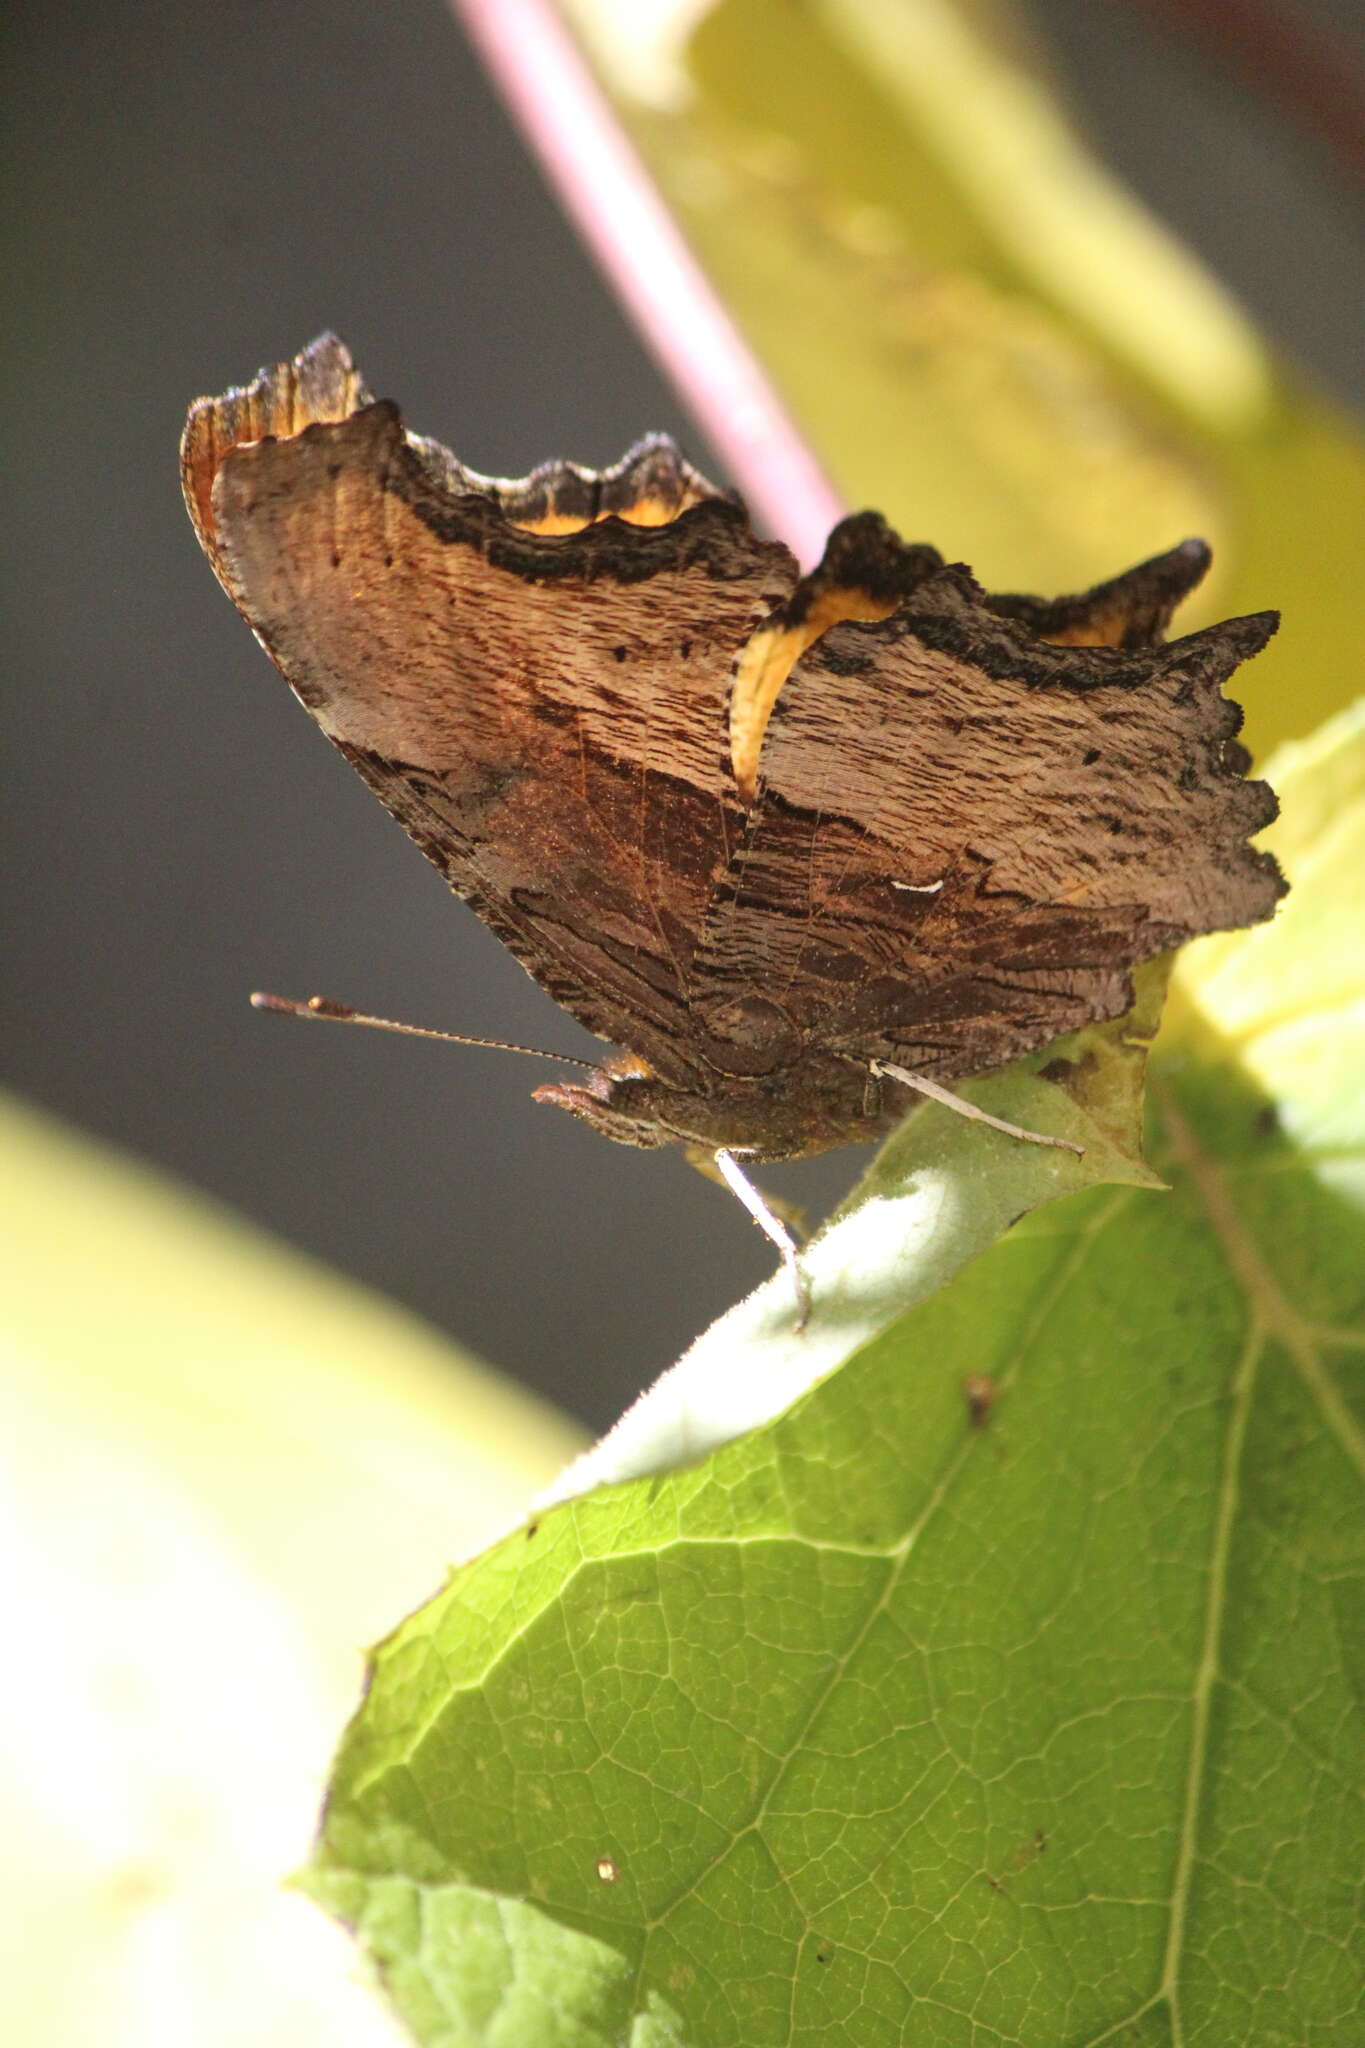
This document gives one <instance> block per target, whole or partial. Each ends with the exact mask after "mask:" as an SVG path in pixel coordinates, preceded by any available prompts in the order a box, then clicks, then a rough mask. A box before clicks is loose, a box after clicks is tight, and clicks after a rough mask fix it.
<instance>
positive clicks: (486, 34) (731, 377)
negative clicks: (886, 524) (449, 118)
mask: <svg viewBox="0 0 1365 2048" xmlns="http://www.w3.org/2000/svg"><path fill="white" fill-rule="evenodd" d="M450 5H451V7H452V9H453V11H454V13H455V14H456V15H457V16H458V17H459V19H460V20H461V21H462V22H463V24H464V27H465V30H466V32H467V33H468V35H469V38H470V40H471V42H472V43H473V44H474V46H475V48H476V49H477V50H478V52H479V54H480V56H481V57H482V58H483V61H484V63H485V65H486V66H487V68H488V71H489V73H490V75H491V76H492V77H493V79H494V80H495V81H496V83H497V85H498V88H499V90H500V92H501V93H502V96H503V99H504V101H505V102H506V104H507V106H508V108H509V109H510V111H511V113H512V114H513V116H514V118H515V119H516V121H517V122H518V124H519V126H520V128H521V130H522V133H523V135H524V136H525V138H526V140H527V141H528V142H529V143H530V145H531V147H532V149H533V150H534V151H535V153H536V155H537V156H538V157H539V159H540V163H541V167H542V169H543V170H544V171H545V172H546V174H547V176H548V178H549V180H550V183H551V184H552V186H553V187H554V189H555V190H556V191H557V193H558V195H559V198H560V200H561V201H562V203H563V205H564V208H565V210H566V212H567V213H568V214H569V217H570V218H571V219H572V220H573V221H574V222H575V224H576V226H577V227H578V230H579V233H580V234H581V235H582V236H583V239H584V241H585V242H586V243H587V244H588V247H589V248H590V249H591V250H592V252H593V254H594V255H595V256H596V258H597V260H598V262H599V263H600V264H601V266H602V268H603V270H604V271H605V272H606V274H607V277H608V278H609V279H610V281H611V283H612V285H613V286H614V287H615V289H616V292H617V293H618V295H619V296H620V298H621V299H622V300H623V302H624V303H625V305H626V306H627V307H628V309H629V311H630V312H631V313H632V314H633V316H634V318H635V321H636V323H637V325H638V326H639V328H640V329H641V331H642V333H643V334H644V337H645V339H646V341H647V342H648V343H649V345H650V347H651V348H652V349H653V351H654V354H655V355H656V356H657V357H658V359H659V361H660V362H661V363H662V364H663V367H664V369H665V370H666V371H667V372H668V374H669V376H670V377H671V378H672V380H673V382H674V384H675V385H676V386H677V388H678V390H679V392H680V393H681V394H682V397H683V399H684V401H685V402H686V404H687V405H688V406H689V407H690V408H691V410H692V411H693V412H694V413H695V414H696V417H697V419H698V421H699V422H700V423H701V425H702V427H703V428H704V429H705V431H706V433H707V435H708V436H709V438H710V440H711V442H712V443H713V445H714V446H715V448H716V450H717V451H718V453H719V454H720V455H721V456H722V458H723V459H724V461H725V463H726V466H727V467H728V469H729V471H730V474H731V475H732V477H733V478H734V480H735V482H736V483H737V484H738V486H739V488H740V490H741V491H742V492H743V493H744V495H745V497H746V498H747V499H748V501H749V503H750V505H751V506H752V508H753V510H754V512H755V514H756V516H757V518H758V520H759V521H760V522H761V523H762V524H763V525H765V526H766V527H768V528H769V529H770V530H771V531H772V532H774V533H776V534H778V535H780V536H781V538H782V539H783V540H785V541H786V542H787V544H788V545H789V546H790V547H791V548H792V550H793V551H794V553H795V554H796V555H797V557H798V558H799V559H800V561H801V562H802V563H803V564H804V565H809V564H810V563H812V562H815V561H818V560H819V557H820V555H821V554H822V552H823V551H824V545H825V536H826V535H827V533H828V532H829V529H830V527H831V526H832V525H833V524H834V522H835V520H837V519H838V518H840V517H841V516H842V514H843V511H844V507H843V505H842V504H841V503H840V501H839V498H838V497H837V495H836V493H835V491H834V489H833V486H832V485H831V484H830V482H829V479H828V478H827V477H826V476H825V474H824V472H823V470H822V469H821V468H820V466H819V464H818V463H817V462H816V460H815V457H814V456H813V455H812V454H811V452H810V449H809V448H808V447H807V446H806V443H805V441H804V440H803V439H802V436H801V434H800V433H799V432H798V430H797V428H796V426H795V424H794V422H793V421H792V419H791V418H790V416H789V415H788V413H787V411H786V409H785V407H784V406H783V405H782V403H781V401H780V400H779V398H778V396H777V394H776V392H775V391H774V389H773V387H772V385H771V383H770V382H769V380H768V378H767V376H766V375H765V374H764V372H763V370H762V369H761V367H760V366H759V363H758V362H757V360H756V359H755V357H754V355H753V354H752V352H751V351H750V349H749V348H748V346H747V344H746V343H745V341H744V339H743V337H742V335H741V334H740V332H739V330H738V328H737V327H736V326H735V324H734V322H733V321H732V320H731V318H730V316H729V314H728V313H727V312H726V311H725V308H724V306H723V305H722V304H721V302H720V300H719V299H718V298H717V296H716V294H715V292H714V291H713V290H712V288H711V286H710V284H709V282H708V281H707V278H706V276H705V274H704V272H703V271H702V268H701V266H700V264H699V263H698V262H697V260H696V258H695V257H694V256H693V254H692V252H691V250H690V249H689V248H688V246H687V244H686V242H685V241H684V240H683V237H682V235H681V234H680V233H679V231H678V229H677V227H676V225H675V224H674V221H673V217H672V215H671V214H670V213H669V212H668V210H667V208H666V207H665V206H664V204H663V201H662V200H661V199H660V197H659V194H658V192H657V191H656V190H655V188H654V186H653V184H652V183H651V181H650V178H649V175H648V173H647V172H646V170H645V168H644V165H643V164H642V163H641V162H640V159H639V157H638V156H637V155H636V153H635V151H634V150H633V149H632V147H631V145H630V144H629V142H628V141H627V140H626V138H625V136H624V135H623V134H622V132H621V129H620V127H619V126H618V124H617V122H616V119H615V116H614V115H613V113H612V111H611V108H610V107H609V105H608V103H607V101H606V99H605V98H604V97H603V95H602V93H601V91H600V90H599V88H598V85H597V83H596V80H595V79H594V78H593V76H592V74H591V72H590V71H589V70H588V67H587V65H586V64H585V63H584V61H583V59H582V58H581V57H580V55H579V54H578V51H577V49H576V48H575V46H574V44H573V42H572V41H571V40H570V37H569V35H568V33H567V31H566V30H565V28H564V26H563V24H562V23H561V21H560V20H559V18H558V16H557V15H556V13H555V11H554V9H553V7H552V6H551V5H550V4H549V0H450Z"/></svg>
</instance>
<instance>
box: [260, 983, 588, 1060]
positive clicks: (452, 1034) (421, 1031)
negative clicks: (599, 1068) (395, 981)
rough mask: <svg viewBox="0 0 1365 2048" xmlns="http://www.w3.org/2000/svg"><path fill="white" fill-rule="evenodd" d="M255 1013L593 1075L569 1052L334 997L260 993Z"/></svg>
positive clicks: (261, 991) (261, 990)
mask: <svg viewBox="0 0 1365 2048" xmlns="http://www.w3.org/2000/svg"><path fill="white" fill-rule="evenodd" d="M251 1006H252V1008H253V1009H254V1010H271V1011H273V1012H274V1014H275V1015H276V1016H278V1017H323V1018H326V1019H328V1020H329V1021H330V1022H331V1023H333V1024H368V1025H369V1026H370V1027H371V1029H372V1030H374V1031H399V1032H401V1033H402V1034H403V1036H404V1037H405V1038H444V1039H445V1040H446V1042H447V1044H449V1045H483V1046H487V1047H488V1049H489V1051H490V1052H524V1053H526V1054H528V1055H529V1057H530V1058H531V1059H533V1060H558V1061H559V1062H560V1064H561V1066H566V1067H586V1068H587V1069H588V1071H589V1072H591V1071H592V1066H593V1063H592V1061H591V1060H580V1059H576V1058H575V1057H574V1055H573V1054H572V1053H568V1052H544V1051H542V1050H541V1048H540V1047H539V1046H538V1045H511V1044H509V1043H508V1041H507V1040H506V1039H505V1038H471V1037H469V1036H468V1034H467V1033H466V1032H463V1031H432V1030H429V1029H428V1028H427V1026H426V1025H425V1024H399V1023H396V1022H395V1020H394V1019H393V1018H392V1017H367V1016H366V1015H365V1014H364V1012H363V1011H361V1010H353V1009H352V1008H351V1006H350V1004H349V1003H339V1002H338V1001H337V1000H336V998H335V997H334V996H309V998H308V1000H307V1002H298V1001H296V1000H295V998H294V997H293V996H272V995H267V994H266V992H265V991H264V990H263V989H257V990H255V992H254V993H253V995H252V998H251Z"/></svg>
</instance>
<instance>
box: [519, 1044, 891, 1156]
mask: <svg viewBox="0 0 1365 2048" xmlns="http://www.w3.org/2000/svg"><path fill="white" fill-rule="evenodd" d="M893 1097H894V1100H893ZM535 1099H536V1101H537V1102H548V1103H552V1104H553V1105H554V1106H555V1107H556V1108H557V1109H567V1110H568V1111H569V1112H570V1114H571V1115H573V1116H577V1117H581V1118H582V1119H583V1121H584V1122H585V1123H588V1124H591V1126H592V1127H593V1129H594V1130H595V1131H597V1132H599V1133H600V1134H601V1136H603V1137H607V1138H614V1139H615V1140H616V1141H617V1142H618V1143H619V1144H623V1145H639V1146H642V1147H645V1148H647V1149H654V1148H656V1147H658V1146H661V1145H673V1144H682V1145H693V1146H698V1147H701V1148H702V1149H704V1150H706V1151H708V1152H714V1151H717V1150H720V1149H722V1148H723V1149H725V1150H727V1151H732V1152H736V1153H742V1154H744V1155H746V1156H747V1157H749V1158H753V1159H759V1160H773V1159H799V1158H804V1157H805V1156H806V1155H807V1154H809V1153H813V1152H826V1151H829V1150H830V1149H831V1148H832V1147H833V1146H836V1145H852V1144H859V1143H861V1142H863V1141H864V1140H867V1139H871V1138H876V1137H878V1136H880V1135H881V1134H882V1133H883V1132H884V1131H887V1130H889V1129H891V1127H892V1126H893V1125H894V1124H895V1123H896V1122H897V1121H898V1119H899V1118H900V1117H901V1116H902V1115H903V1114H904V1112H905V1109H906V1107H907V1100H908V1098H907V1097H906V1092H905V1091H904V1090H903V1089H900V1088H896V1087H894V1086H891V1085H889V1084H883V1083H877V1082H876V1081H874V1080H873V1079H872V1078H871V1077H870V1076H869V1075H868V1073H867V1071H866V1070H865V1069H863V1068H860V1067H858V1066H856V1065H854V1064H853V1063H852V1062H850V1061H848V1060H845V1059H841V1058H839V1057H838V1056H837V1055H832V1054H828V1053H810V1054H807V1055H806V1056H804V1057H801V1058H798V1059H797V1060H796V1061H794V1062H792V1063H789V1064H784V1065H783V1066H781V1067H779V1068H776V1069H774V1070H772V1071H769V1072H768V1073H763V1074H722V1073H716V1074H715V1075H714V1076H713V1077H712V1085H711V1086H710V1087H709V1088H708V1089H707V1090H706V1091H705V1092H704V1093H703V1092H701V1091H700V1090H693V1089H688V1088H680V1087H676V1086H673V1085H671V1084H670V1083H668V1082H666V1081H664V1080H662V1079H661V1078H660V1077H659V1076H658V1075H657V1074H655V1073H654V1072H652V1070H651V1069H650V1068H649V1067H648V1066H647V1065H646V1064H645V1063H644V1062H643V1061H641V1060H638V1059H636V1058H634V1057H633V1056H632V1055H629V1054H625V1055H621V1056H619V1057H618V1058H616V1059H613V1060H606V1061H604V1062H603V1064H602V1065H601V1066H600V1067H595V1068H593V1069H592V1070H591V1072H590V1073H589V1075H588V1076H587V1078H586V1079H585V1080H583V1081H577V1082H552V1083H550V1084H549V1085H548V1086H546V1087H542V1088H537V1089H536V1091H535Z"/></svg>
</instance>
